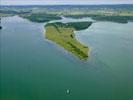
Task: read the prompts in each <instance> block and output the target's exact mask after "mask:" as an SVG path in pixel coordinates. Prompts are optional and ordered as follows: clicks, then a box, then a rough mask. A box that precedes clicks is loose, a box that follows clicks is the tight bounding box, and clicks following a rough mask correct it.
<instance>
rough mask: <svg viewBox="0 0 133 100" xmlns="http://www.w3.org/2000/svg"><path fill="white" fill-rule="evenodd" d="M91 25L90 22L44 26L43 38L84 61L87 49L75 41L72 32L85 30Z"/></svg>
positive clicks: (56, 23) (58, 23)
mask: <svg viewBox="0 0 133 100" xmlns="http://www.w3.org/2000/svg"><path fill="white" fill-rule="evenodd" d="M91 24H92V22H70V23H61V22H55V23H48V24H46V25H45V28H46V33H45V36H46V38H47V39H49V40H51V41H53V42H55V43H57V44H58V45H60V46H62V47H63V48H65V49H66V50H67V51H69V52H71V53H73V54H74V55H76V56H77V57H79V58H80V59H81V60H86V59H87V58H88V51H89V48H88V47H87V46H85V45H83V44H82V43H80V42H79V41H78V40H76V38H75V35H74V31H79V30H83V29H87V28H88V27H89V26H90V25H91Z"/></svg>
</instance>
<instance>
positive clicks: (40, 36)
mask: <svg viewBox="0 0 133 100" xmlns="http://www.w3.org/2000/svg"><path fill="white" fill-rule="evenodd" d="M80 20H81V19H79V20H78V21H80ZM82 20H90V19H82ZM62 21H66V22H67V21H75V20H74V19H66V18H65V19H64V20H62ZM2 26H3V29H2V30H0V84H1V87H0V97H1V100H133V28H132V26H133V23H132V22H129V23H128V24H120V23H112V22H96V23H93V24H92V26H91V27H89V28H88V29H86V30H82V31H78V32H75V34H76V38H77V39H78V40H79V41H80V42H82V43H84V44H85V45H87V46H89V47H90V49H91V53H90V56H89V58H88V60H87V61H86V62H84V61H80V60H79V59H78V58H76V57H75V56H73V55H72V54H71V53H69V52H67V51H65V50H64V49H63V48H61V47H60V46H58V45H56V44H55V43H53V42H51V41H49V40H47V39H45V30H44V24H40V23H33V22H30V21H28V20H26V19H22V18H20V17H18V16H14V17H5V18H2ZM68 90H69V93H68V92H67V91H68Z"/></svg>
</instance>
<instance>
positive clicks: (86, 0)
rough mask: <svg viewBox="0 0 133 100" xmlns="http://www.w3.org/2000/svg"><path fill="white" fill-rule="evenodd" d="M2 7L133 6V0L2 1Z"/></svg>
mask: <svg viewBox="0 0 133 100" xmlns="http://www.w3.org/2000/svg"><path fill="white" fill-rule="evenodd" d="M0 1H1V2H0V3H1V4H2V5H48V4H50V5H54V4H71V5H73V4H88V5H89V4H133V0H0Z"/></svg>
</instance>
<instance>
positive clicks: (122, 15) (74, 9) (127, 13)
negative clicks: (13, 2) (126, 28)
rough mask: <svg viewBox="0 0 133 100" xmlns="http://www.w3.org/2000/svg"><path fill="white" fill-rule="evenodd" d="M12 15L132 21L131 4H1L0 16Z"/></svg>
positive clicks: (36, 19)
mask: <svg viewBox="0 0 133 100" xmlns="http://www.w3.org/2000/svg"><path fill="white" fill-rule="evenodd" d="M13 15H19V16H21V17H23V18H27V19H29V20H30V21H34V22H48V21H51V20H60V19H61V16H66V17H72V18H82V17H91V18H92V19H94V20H96V21H112V22H118V23H127V22H129V21H133V5H132V4H129V5H71V6H70V5H56V6H1V8H0V16H1V17H3V16H13Z"/></svg>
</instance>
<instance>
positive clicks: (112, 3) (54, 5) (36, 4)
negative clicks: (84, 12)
mask: <svg viewBox="0 0 133 100" xmlns="http://www.w3.org/2000/svg"><path fill="white" fill-rule="evenodd" d="M76 5H78V6H91V5H92V6H95V5H96V6H100V5H133V3H132V4H131V3H129V4H128V3H127V4H124V3H121V4H120V3H116V4H113V3H109V4H19V5H16V4H13V5H10V4H6V5H2V4H1V6H76Z"/></svg>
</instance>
